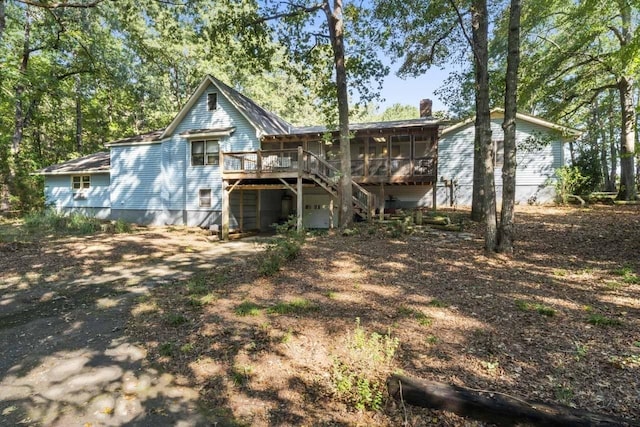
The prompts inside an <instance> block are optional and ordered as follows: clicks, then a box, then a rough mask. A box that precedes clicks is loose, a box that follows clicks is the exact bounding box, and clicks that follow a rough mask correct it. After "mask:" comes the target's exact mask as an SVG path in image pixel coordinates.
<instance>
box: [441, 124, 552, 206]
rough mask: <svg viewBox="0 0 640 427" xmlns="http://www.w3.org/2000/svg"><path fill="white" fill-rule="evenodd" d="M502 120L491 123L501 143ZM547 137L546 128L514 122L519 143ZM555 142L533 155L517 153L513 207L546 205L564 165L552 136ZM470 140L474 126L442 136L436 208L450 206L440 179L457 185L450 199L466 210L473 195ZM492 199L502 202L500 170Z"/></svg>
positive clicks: (549, 200)
mask: <svg viewBox="0 0 640 427" xmlns="http://www.w3.org/2000/svg"><path fill="white" fill-rule="evenodd" d="M501 125H502V119H494V120H492V121H491V130H492V132H493V138H494V139H502V138H503V131H502V126H501ZM541 134H542V135H545V134H547V135H548V134H549V130H548V129H547V128H544V127H541V126H538V125H534V124H531V123H528V122H525V121H521V120H519V121H518V122H517V130H516V138H517V141H519V142H523V141H525V140H526V139H527V138H528V137H529V136H531V135H541ZM556 138H557V139H555V140H553V141H552V142H551V143H550V144H548V145H547V146H545V147H544V148H542V149H541V150H538V151H535V152H523V151H519V152H518V154H517V157H516V161H517V163H518V166H517V170H516V203H550V202H552V201H553V198H554V196H555V192H554V189H553V182H554V175H555V170H556V169H557V168H559V167H561V166H562V165H563V164H564V147H563V144H562V142H561V141H560V139H559V138H558V137H557V135H556ZM473 140H474V125H473V123H470V124H468V125H466V126H464V127H462V128H460V129H456V130H454V131H452V132H450V133H447V134H445V135H442V137H441V138H440V142H439V146H438V181H439V182H438V205H439V206H448V205H449V204H450V201H451V198H450V190H449V188H446V187H444V183H443V182H442V179H443V178H444V179H446V180H451V179H453V180H454V181H457V185H456V187H455V192H454V199H455V203H456V204H457V205H461V206H469V205H471V199H472V194H473V154H474V150H473ZM495 183H496V196H497V199H498V203H499V202H500V200H501V199H502V169H496V173H495Z"/></svg>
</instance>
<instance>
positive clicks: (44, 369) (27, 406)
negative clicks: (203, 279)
mask: <svg viewBox="0 0 640 427" xmlns="http://www.w3.org/2000/svg"><path fill="white" fill-rule="evenodd" d="M7 227H8V225H7V224H2V227H0V231H2V232H3V233H4V235H3V236H1V237H3V239H0V425H3V426H4V425H7V426H9V425H29V426H31V425H33V426H40V425H46V426H64V427H67V426H85V427H89V426H103V425H104V426H114V425H142V426H149V425H182V426H189V425H203V426H204V425H209V423H208V421H207V420H206V419H205V418H204V417H203V416H202V415H201V411H200V410H199V409H198V408H199V403H198V399H199V396H198V392H197V391H196V390H194V389H191V388H188V387H184V386H181V385H179V384H176V382H175V378H174V377H173V376H172V375H171V374H170V373H167V372H163V371H161V370H158V369H156V368H154V367H153V366H149V365H148V364H147V363H146V349H145V348H144V346H142V345H141V344H140V343H138V342H136V341H134V340H133V339H132V338H131V337H130V336H129V334H127V321H128V319H129V317H130V316H131V310H132V307H133V306H134V305H135V304H136V302H137V301H138V300H140V299H141V298H145V295H148V292H149V289H150V288H152V287H153V286H158V285H162V284H163V283H165V284H167V283H175V282H179V281H184V280H188V278H189V277H191V276H192V275H193V274H195V273H197V272H198V271H206V270H208V269H211V268H213V267H215V266H217V265H241V264H238V262H240V263H242V262H243V260H244V259H246V258H247V257H250V256H251V255H252V254H254V253H255V252H256V251H260V250H261V248H262V246H263V245H262V244H260V243H256V242H254V241H250V240H247V241H243V242H231V243H227V244H224V245H222V244H218V243H212V242H210V241H209V240H208V239H207V237H206V236H205V235H203V234H202V233H195V232H193V231H191V230H186V229H174V230H170V229H163V228H154V229H148V230H147V229H138V230H137V231H136V232H135V233H133V234H123V235H111V234H98V235H95V236H85V237H65V238H61V237H52V236H43V237H42V238H38V239H35V240H32V239H28V238H27V239H25V238H24V236H14V235H12V234H13V232H14V231H15V230H14V229H11V228H7ZM5 237H9V238H6V239H5Z"/></svg>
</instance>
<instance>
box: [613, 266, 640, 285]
mask: <svg viewBox="0 0 640 427" xmlns="http://www.w3.org/2000/svg"><path fill="white" fill-rule="evenodd" d="M613 274H615V275H616V276H619V277H620V278H621V279H622V281H623V282H624V283H626V284H628V285H637V284H639V283H640V277H638V275H637V274H636V273H635V271H633V268H632V267H630V266H628V265H625V266H623V267H622V268H619V269H617V270H614V271H613Z"/></svg>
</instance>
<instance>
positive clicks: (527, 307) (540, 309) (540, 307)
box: [516, 300, 556, 317]
mask: <svg viewBox="0 0 640 427" xmlns="http://www.w3.org/2000/svg"><path fill="white" fill-rule="evenodd" d="M516 307H518V309H520V310H522V311H535V312H537V313H538V314H541V315H543V316H547V317H553V316H555V315H556V311H555V310H554V309H553V308H551V307H549V306H547V305H544V304H540V303H535V302H529V301H524V300H516Z"/></svg>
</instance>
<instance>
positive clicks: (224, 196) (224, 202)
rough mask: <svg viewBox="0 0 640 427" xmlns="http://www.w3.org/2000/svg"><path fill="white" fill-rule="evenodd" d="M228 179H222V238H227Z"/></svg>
mask: <svg viewBox="0 0 640 427" xmlns="http://www.w3.org/2000/svg"><path fill="white" fill-rule="evenodd" d="M228 187H229V181H228V180H226V179H225V180H223V181H222V240H229V209H230V206H229V190H228Z"/></svg>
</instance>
